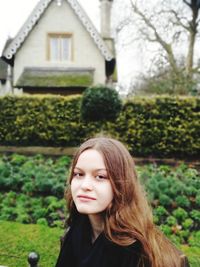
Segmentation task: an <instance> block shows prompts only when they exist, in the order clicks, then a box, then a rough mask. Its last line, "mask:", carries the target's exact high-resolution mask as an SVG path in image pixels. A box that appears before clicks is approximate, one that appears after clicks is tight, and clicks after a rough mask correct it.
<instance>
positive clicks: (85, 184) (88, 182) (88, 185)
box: [81, 175, 93, 190]
mask: <svg viewBox="0 0 200 267" xmlns="http://www.w3.org/2000/svg"><path fill="white" fill-rule="evenodd" d="M81 188H82V189H83V190H92V188H93V186H92V179H91V177H90V176H88V175H87V176H85V177H84V179H83V180H82V183H81Z"/></svg>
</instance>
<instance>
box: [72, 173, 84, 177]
mask: <svg viewBox="0 0 200 267" xmlns="http://www.w3.org/2000/svg"><path fill="white" fill-rule="evenodd" d="M81 176H83V175H82V173H80V172H74V174H73V177H77V178H79V177H81Z"/></svg>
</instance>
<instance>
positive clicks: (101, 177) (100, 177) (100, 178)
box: [96, 175, 107, 180]
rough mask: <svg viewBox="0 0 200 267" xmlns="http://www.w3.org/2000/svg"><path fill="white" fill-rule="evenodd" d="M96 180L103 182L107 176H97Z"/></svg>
mask: <svg viewBox="0 0 200 267" xmlns="http://www.w3.org/2000/svg"><path fill="white" fill-rule="evenodd" d="M96 178H97V179H98V180H103V179H107V176H105V175H97V176H96Z"/></svg>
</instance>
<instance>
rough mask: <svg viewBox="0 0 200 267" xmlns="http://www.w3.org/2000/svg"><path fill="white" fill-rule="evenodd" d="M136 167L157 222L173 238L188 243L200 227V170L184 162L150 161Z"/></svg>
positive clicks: (174, 240) (175, 240)
mask: <svg viewBox="0 0 200 267" xmlns="http://www.w3.org/2000/svg"><path fill="white" fill-rule="evenodd" d="M137 170H138V174H139V178H140V180H141V182H142V183H143V184H144V185H145V188H146V191H147V195H148V197H149V201H150V202H151V204H152V207H153V214H154V222H155V223H156V224H157V225H159V226H160V228H161V230H162V231H164V233H165V234H166V235H168V236H169V237H170V239H172V241H173V242H175V243H177V242H178V243H188V242H189V241H188V240H189V239H190V237H191V235H192V233H194V232H196V231H197V230H198V229H199V228H200V211H199V210H198V207H199V206H198V194H199V189H200V183H199V181H200V177H199V172H198V171H197V170H196V169H192V168H189V167H188V166H186V165H184V164H181V165H179V166H177V167H169V166H167V165H161V166H157V165H155V164H154V165H152V164H150V165H145V166H142V167H140V166H138V167H137ZM188 188H189V190H188ZM194 189H195V190H194ZM196 200H197V201H196Z"/></svg>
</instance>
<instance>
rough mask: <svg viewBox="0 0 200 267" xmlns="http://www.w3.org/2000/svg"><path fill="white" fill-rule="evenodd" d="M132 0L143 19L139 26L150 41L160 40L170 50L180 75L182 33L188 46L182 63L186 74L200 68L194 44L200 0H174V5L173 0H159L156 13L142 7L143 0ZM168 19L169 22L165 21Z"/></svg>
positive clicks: (174, 69) (168, 53) (171, 62)
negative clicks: (196, 59)
mask: <svg viewBox="0 0 200 267" xmlns="http://www.w3.org/2000/svg"><path fill="white" fill-rule="evenodd" d="M130 4H131V7H132V10H133V12H134V13H135V14H137V15H138V17H139V19H140V21H142V23H141V24H140V26H139V28H140V33H141V34H142V36H143V37H145V38H146V40H147V41H149V42H157V43H159V45H160V46H161V47H162V49H163V51H164V52H165V54H166V57H167V61H168V63H169V65H170V67H171V70H172V72H173V73H174V74H176V75H179V72H180V62H179V60H178V58H177V57H176V49H175V44H176V43H178V42H179V43H180V40H179V38H181V35H182V38H181V40H182V42H184V46H185V47H186V49H187V50H186V52H185V62H184V65H182V67H183V70H184V72H185V75H186V76H188V77H190V78H191V77H192V76H193V73H194V71H196V70H197V69H198V66H195V65H194V53H195V49H194V48H195V42H196V40H197V36H198V34H199V8H200V0H188V1H187V0H183V2H182V3H180V1H179V3H178V2H177V1H174V7H173V5H171V3H170V1H168V5H167V4H166V1H165V3H164V1H159V3H158V5H159V8H156V9H154V13H153V14H152V13H149V12H146V10H145V9H142V8H141V6H142V3H141V5H140V4H139V1H133V0H130ZM176 5H177V6H176ZM184 5H186V6H187V8H185V7H184ZM164 20H165V23H164V24H163V25H162V23H163V21H164ZM166 23H168V25H166ZM137 25H138V24H137ZM163 26H164V27H165V28H163ZM173 48H174V49H173Z"/></svg>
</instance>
